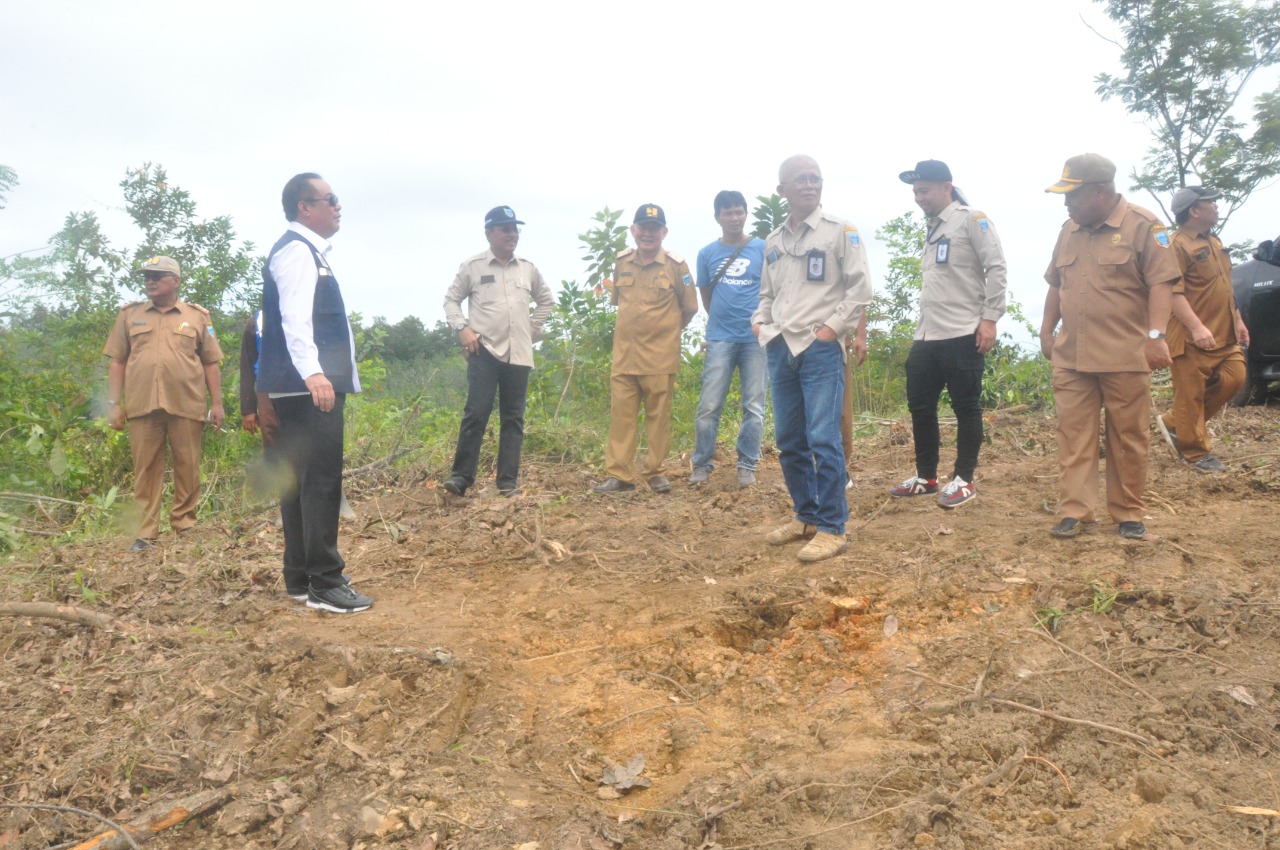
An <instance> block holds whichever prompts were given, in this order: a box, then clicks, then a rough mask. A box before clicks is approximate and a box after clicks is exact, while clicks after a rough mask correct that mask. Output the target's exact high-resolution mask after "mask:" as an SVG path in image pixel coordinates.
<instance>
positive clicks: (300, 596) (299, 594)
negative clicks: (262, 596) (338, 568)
mask: <svg viewBox="0 0 1280 850" xmlns="http://www.w3.org/2000/svg"><path fill="white" fill-rule="evenodd" d="M342 583H343V584H345V585H350V584H351V579H349V578H347V577H346V576H343V577H342ZM284 592H285V593H286V594H288V596H289V598H290V599H292V600H293V601H294V602H306V601H307V595H308V594H309V592H310V591H309V588H308V586H307V585H305V584H304V585H302V586H301V587H289V584H288V582H286V583H285V586H284Z"/></svg>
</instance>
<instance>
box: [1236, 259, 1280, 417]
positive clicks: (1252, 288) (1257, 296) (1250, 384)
mask: <svg viewBox="0 0 1280 850" xmlns="http://www.w3.org/2000/svg"><path fill="white" fill-rule="evenodd" d="M1231 288H1232V290H1233V291H1234V292H1235V296H1236V306H1237V307H1239V308H1240V315H1241V316H1242V317H1243V318H1244V324H1245V327H1247V328H1248V329H1249V348H1248V349H1247V350H1246V351H1245V359H1246V360H1247V361H1248V368H1249V372H1248V377H1246V378H1245V382H1244V387H1243V388H1242V389H1241V390H1240V392H1239V393H1238V394H1237V395H1236V397H1235V398H1234V399H1232V403H1233V404H1237V405H1242V404H1265V403H1266V401H1267V387H1268V385H1269V384H1270V383H1271V382H1273V381H1280V238H1277V239H1276V240H1275V241H1274V242H1273V241H1270V240H1268V241H1266V242H1263V243H1262V244H1261V245H1259V246H1258V248H1257V250H1256V251H1254V252H1253V259H1252V260H1249V261H1248V262H1245V263H1241V264H1240V265H1238V266H1236V267H1235V268H1233V269H1232V270H1231Z"/></svg>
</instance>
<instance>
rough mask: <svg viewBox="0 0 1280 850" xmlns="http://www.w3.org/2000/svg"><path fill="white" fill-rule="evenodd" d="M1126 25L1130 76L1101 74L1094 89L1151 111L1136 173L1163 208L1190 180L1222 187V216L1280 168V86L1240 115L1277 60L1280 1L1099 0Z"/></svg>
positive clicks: (1138, 183)
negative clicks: (1248, 93) (1254, 83)
mask: <svg viewBox="0 0 1280 850" xmlns="http://www.w3.org/2000/svg"><path fill="white" fill-rule="evenodd" d="M1096 1H1097V2H1099V3H1102V4H1103V5H1104V6H1105V9H1106V14H1107V17H1109V18H1110V19H1111V20H1112V21H1114V22H1115V23H1116V24H1117V25H1119V27H1120V37H1121V42H1120V43H1118V45H1117V46H1119V47H1120V48H1121V63H1122V64H1123V66H1124V73H1123V74H1119V75H1112V74H1099V75H1098V76H1097V77H1096V81H1097V83H1098V88H1097V93H1098V94H1099V95H1101V96H1102V99H1103V100H1110V99H1111V98H1119V99H1120V100H1121V101H1122V102H1123V103H1124V105H1125V108H1126V109H1127V110H1128V111H1129V112H1131V113H1133V114H1136V115H1141V116H1144V118H1145V119H1146V122H1147V125H1148V127H1149V128H1150V130H1151V134H1152V136H1153V138H1154V143H1153V144H1152V146H1151V147H1150V148H1149V149H1148V150H1147V156H1146V159H1145V160H1144V161H1143V164H1142V168H1141V169H1136V168H1135V169H1134V171H1133V173H1132V174H1131V177H1132V179H1133V181H1134V188H1135V189H1145V190H1147V191H1148V192H1150V193H1151V195H1152V197H1154V198H1155V200H1156V202H1157V203H1159V204H1160V206H1161V209H1164V202H1165V200H1166V199H1167V198H1168V197H1169V195H1170V194H1171V193H1172V192H1174V191H1175V190H1177V189H1179V188H1181V187H1183V186H1186V185H1187V184H1188V183H1189V182H1190V183H1191V184H1193V185H1194V184H1196V183H1199V184H1203V185H1206V186H1213V187H1214V188H1216V189H1219V190H1220V191H1221V192H1222V193H1223V196H1224V204H1223V206H1224V215H1223V216H1222V220H1221V222H1220V223H1219V228H1221V226H1222V225H1224V224H1225V223H1226V221H1227V219H1228V218H1229V217H1230V216H1231V213H1232V212H1234V211H1235V210H1236V209H1238V208H1239V207H1240V206H1241V205H1243V204H1244V202H1245V201H1246V200H1247V199H1248V197H1249V195H1250V194H1251V193H1252V192H1253V191H1254V190H1255V189H1256V188H1257V187H1258V186H1259V185H1260V184H1262V183H1263V182H1265V181H1267V180H1269V179H1271V178H1272V177H1274V176H1276V175H1277V174H1280V86H1278V87H1277V88H1275V89H1272V90H1271V91H1267V92H1264V93H1262V94H1260V95H1259V96H1258V97H1256V98H1255V99H1254V102H1253V115H1252V122H1251V123H1247V122H1246V121H1245V120H1243V119H1242V118H1240V117H1239V116H1238V115H1236V114H1235V107H1236V103H1237V101H1238V100H1239V99H1240V97H1241V96H1242V95H1243V93H1244V90H1245V87H1246V85H1247V84H1248V83H1249V81H1250V80H1251V79H1252V78H1253V76H1254V74H1255V73H1257V71H1259V70H1260V69H1263V68H1267V67H1270V66H1272V65H1275V64H1276V63H1277V61H1280V2H1276V0H1270V2H1244V0H1096Z"/></svg>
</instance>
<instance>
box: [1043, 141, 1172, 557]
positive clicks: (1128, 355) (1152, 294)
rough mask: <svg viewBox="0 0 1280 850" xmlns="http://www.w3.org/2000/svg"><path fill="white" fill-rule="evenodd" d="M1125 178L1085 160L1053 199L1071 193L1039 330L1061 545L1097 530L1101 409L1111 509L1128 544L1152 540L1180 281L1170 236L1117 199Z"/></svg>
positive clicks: (1102, 163) (1076, 160)
mask: <svg viewBox="0 0 1280 850" xmlns="http://www.w3.org/2000/svg"><path fill="white" fill-rule="evenodd" d="M1115 175H1116V167H1115V165H1114V164H1113V163H1112V162H1111V161H1110V160H1108V159H1106V158H1105V157H1102V156H1099V155H1098V154H1095V153H1088V154H1082V155H1081V156H1075V157H1072V158H1071V159H1069V160H1067V164H1066V168H1065V169H1064V170H1063V172H1062V179H1060V180H1059V181H1058V182H1057V183H1055V184H1053V185H1052V186H1050V187H1049V188H1048V189H1046V190H1045V191H1047V192H1054V193H1057V194H1060V195H1064V196H1065V198H1066V207H1067V214H1068V215H1069V216H1070V220H1068V221H1067V222H1066V223H1065V224H1063V225H1062V230H1061V232H1060V233H1059V234H1058V243H1057V245H1055V246H1054V249H1053V259H1052V261H1051V262H1050V263H1049V268H1048V270H1047V271H1046V272H1045V280H1046V281H1048V283H1049V291H1048V294H1047V295H1046V296H1045V302H1044V321H1043V322H1042V323H1041V325H1040V350H1041V351H1042V352H1043V353H1044V356H1045V357H1048V358H1049V359H1050V360H1052V361H1053V397H1054V401H1055V402H1056V403H1057V406H1058V510H1059V512H1060V513H1061V519H1060V521H1059V522H1058V524H1057V525H1056V526H1054V528H1053V530H1052V531H1051V532H1050V533H1051V534H1052V535H1053V536H1054V537H1059V538H1069V537H1075V536H1077V535H1079V534H1080V532H1081V531H1083V530H1085V527H1086V526H1087V525H1090V524H1092V523H1093V522H1094V510H1095V508H1096V506H1097V501H1098V424H1099V419H1100V417H1099V413H1098V411H1099V408H1100V407H1101V408H1103V409H1105V410H1106V414H1107V428H1106V455H1107V509H1108V511H1109V512H1110V514H1111V518H1112V519H1113V520H1114V521H1116V522H1118V523H1119V533H1120V536H1121V537H1125V538H1129V539H1141V538H1142V537H1143V536H1144V535H1145V534H1146V526H1144V525H1143V523H1142V515H1143V501H1142V491H1143V489H1144V488H1145V487H1146V481H1147V447H1148V445H1149V441H1150V433H1149V429H1150V424H1151V421H1150V419H1151V407H1150V405H1151V402H1150V392H1151V370H1152V369H1158V368H1160V367H1161V366H1168V365H1169V363H1170V357H1169V347H1168V346H1167V345H1166V344H1165V326H1166V325H1167V323H1168V321H1169V302H1170V299H1171V297H1172V288H1173V284H1174V283H1176V282H1177V281H1178V278H1179V277H1180V275H1179V272H1178V263H1177V261H1176V260H1175V259H1174V256H1173V252H1172V251H1170V250H1169V232H1168V230H1167V229H1166V228H1165V226H1164V225H1163V224H1161V222H1160V220H1159V219H1158V218H1156V217H1155V216H1154V215H1152V214H1151V213H1150V212H1148V211H1147V210H1144V209H1142V208H1141V207H1136V206H1133V205H1132V204H1130V203H1128V202H1127V201H1126V200H1125V199H1124V198H1123V197H1121V196H1120V195H1119V194H1118V193H1117V192H1116V187H1115ZM1059 322H1061V323H1062V333H1061V334H1059V335H1057V337H1056V338H1055V336H1054V331H1055V329H1056V328H1057V326H1058V323H1059Z"/></svg>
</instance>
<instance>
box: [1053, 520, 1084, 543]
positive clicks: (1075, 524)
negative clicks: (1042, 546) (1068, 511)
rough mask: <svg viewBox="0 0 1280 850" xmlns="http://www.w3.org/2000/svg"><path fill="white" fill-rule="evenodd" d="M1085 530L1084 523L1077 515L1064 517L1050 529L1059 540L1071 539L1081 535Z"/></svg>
mask: <svg viewBox="0 0 1280 850" xmlns="http://www.w3.org/2000/svg"><path fill="white" fill-rule="evenodd" d="M1083 531H1084V523H1083V522H1081V521H1080V520H1078V519H1076V518H1075V517H1070V516H1069V517H1064V518H1063V519H1062V520H1061V521H1060V522H1059V523H1058V524H1057V525H1055V526H1054V527H1053V528H1051V529H1049V533H1050V534H1052V535H1053V536H1054V537H1056V538H1058V539H1059V540H1070V539H1071V538H1072V537H1079V536H1080V534H1081V532H1083Z"/></svg>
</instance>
